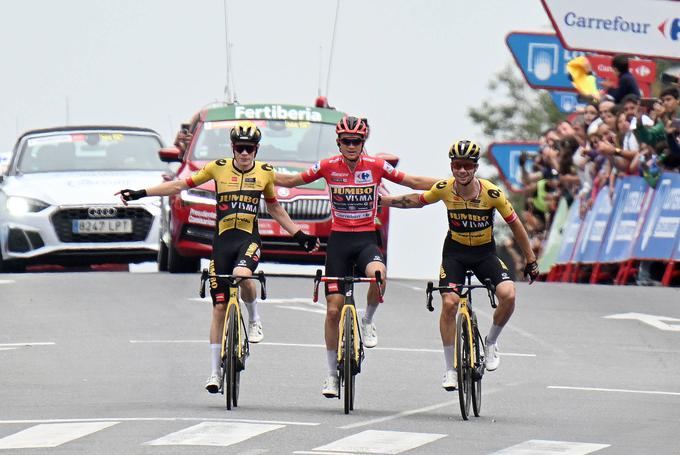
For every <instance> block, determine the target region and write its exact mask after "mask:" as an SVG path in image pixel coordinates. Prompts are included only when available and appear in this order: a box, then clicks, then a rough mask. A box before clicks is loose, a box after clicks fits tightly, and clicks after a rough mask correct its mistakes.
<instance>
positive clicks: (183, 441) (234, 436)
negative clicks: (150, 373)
mask: <svg viewBox="0 0 680 455" xmlns="http://www.w3.org/2000/svg"><path fill="white" fill-rule="evenodd" d="M284 426H285V425H265V424H259V423H226V422H202V423H199V424H198V425H194V426H192V427H189V428H185V429H183V430H180V431H176V432H174V433H170V434H168V435H165V436H163V437H162V438H158V439H155V440H153V441H149V442H147V443H145V444H147V445H151V446H167V445H179V446H222V447H224V446H230V445H233V444H238V443H239V442H243V441H245V440H247V439H250V438H253V437H255V436H259V435H261V434H263V433H267V432H269V431H273V430H278V429H279V428H284Z"/></svg>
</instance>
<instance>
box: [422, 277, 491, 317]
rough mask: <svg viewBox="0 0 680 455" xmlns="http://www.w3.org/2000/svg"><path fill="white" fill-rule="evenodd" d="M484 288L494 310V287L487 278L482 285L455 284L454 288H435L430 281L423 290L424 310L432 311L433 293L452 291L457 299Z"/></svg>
mask: <svg viewBox="0 0 680 455" xmlns="http://www.w3.org/2000/svg"><path fill="white" fill-rule="evenodd" d="M477 288H484V289H486V291H487V294H488V296H489V302H491V308H496V307H497V306H498V305H497V304H496V286H494V285H493V284H492V283H491V280H490V279H489V278H487V279H485V280H484V284H482V285H480V284H456V285H454V286H435V285H434V284H433V283H432V281H428V282H427V288H426V289H425V296H426V298H425V308H427V310H428V311H434V307H433V306H432V293H433V292H434V291H453V292H455V293H456V294H458V296H459V297H463V296H467V295H469V294H470V293H471V292H472V290H473V289H477Z"/></svg>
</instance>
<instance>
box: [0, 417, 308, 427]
mask: <svg viewBox="0 0 680 455" xmlns="http://www.w3.org/2000/svg"><path fill="white" fill-rule="evenodd" d="M114 420H115V421H116V422H154V421H158V422H242V423H262V424H271V425H298V426H318V425H321V424H320V423H316V422H285V421H276V420H253V419H215V418H201V417H118V418H112V417H109V418H99V419H42V420H0V424H3V423H4V424H16V423H69V422H111V421H114Z"/></svg>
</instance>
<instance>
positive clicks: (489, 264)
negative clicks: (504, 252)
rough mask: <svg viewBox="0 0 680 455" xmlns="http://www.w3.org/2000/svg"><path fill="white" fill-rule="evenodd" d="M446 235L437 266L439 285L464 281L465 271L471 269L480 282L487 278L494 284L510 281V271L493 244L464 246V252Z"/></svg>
mask: <svg viewBox="0 0 680 455" xmlns="http://www.w3.org/2000/svg"><path fill="white" fill-rule="evenodd" d="M451 242H453V243H455V241H454V240H451V239H450V238H448V237H447V239H446V241H444V249H443V251H442V264H441V267H440V268H439V286H452V285H455V284H463V283H465V272H466V271H467V270H472V271H473V272H474V274H475V276H476V277H477V279H478V280H479V281H480V282H482V283H483V282H484V280H485V279H487V278H489V279H490V280H491V283H492V284H493V285H494V286H497V285H498V284H499V283H501V282H503V281H512V278H511V276H510V271H509V269H508V267H507V266H506V265H505V263H504V262H503V261H501V260H500V258H499V257H498V256H496V248H495V244H493V243H492V244H489V246H482V247H466V250H465V252H464V253H463V250H461V249H460V248H457V245H456V247H453V245H452V243H451ZM445 292H451V291H443V292H442V293H445Z"/></svg>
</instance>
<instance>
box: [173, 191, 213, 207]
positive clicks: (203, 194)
mask: <svg viewBox="0 0 680 455" xmlns="http://www.w3.org/2000/svg"><path fill="white" fill-rule="evenodd" d="M179 197H180V198H181V199H182V201H184V202H189V203H194V204H208V205H215V204H216V203H217V202H216V201H215V193H214V192H212V191H207V190H202V189H199V188H189V189H188V190H182V192H181V193H180V195H179Z"/></svg>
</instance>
